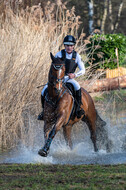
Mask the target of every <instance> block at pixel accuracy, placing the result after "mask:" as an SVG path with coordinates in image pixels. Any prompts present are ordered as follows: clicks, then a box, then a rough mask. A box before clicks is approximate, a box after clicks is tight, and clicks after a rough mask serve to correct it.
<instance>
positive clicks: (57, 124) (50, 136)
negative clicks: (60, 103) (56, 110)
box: [38, 116, 64, 157]
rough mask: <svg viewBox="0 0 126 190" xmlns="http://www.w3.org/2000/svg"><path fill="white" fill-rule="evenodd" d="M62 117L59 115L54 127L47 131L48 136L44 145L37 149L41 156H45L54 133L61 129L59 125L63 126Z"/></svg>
mask: <svg viewBox="0 0 126 190" xmlns="http://www.w3.org/2000/svg"><path fill="white" fill-rule="evenodd" d="M63 122H64V120H63V117H62V116H60V117H59V118H58V119H57V121H56V124H55V125H54V127H53V128H52V130H51V131H50V132H49V135H48V138H47V140H46V142H45V145H44V147H43V148H42V149H40V150H39V152H38V154H39V155H41V156H44V157H46V156H47V155H48V153H49V148H50V145H51V142H52V140H53V138H54V137H55V135H56V133H57V132H58V131H59V130H60V129H61V127H62V126H63Z"/></svg>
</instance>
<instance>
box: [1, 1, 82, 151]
mask: <svg viewBox="0 0 126 190" xmlns="http://www.w3.org/2000/svg"><path fill="white" fill-rule="evenodd" d="M4 8H5V7H4ZM54 10H55V12H56V14H55V15H54V14H53V13H54ZM45 13H46V14H45V15H46V16H44V14H43V12H42V9H41V7H40V6H39V5H38V6H34V7H32V8H27V10H25V11H24V10H21V11H20V12H18V14H14V13H13V12H12V10H11V9H10V7H6V8H5V9H4V14H1V16H0V126H1V129H0V147H1V148H2V149H3V148H10V147H12V146H15V145H16V144H17V142H18V140H19V139H22V138H23V136H24V133H25V131H26V129H25V127H27V126H25V127H24V119H23V113H24V111H25V110H26V109H27V110H28V111H29V110H30V112H32V114H34V115H37V114H38V112H39V111H40V110H41V109H40V93H41V89H39V90H38V89H37V88H36V86H38V85H41V84H45V83H46V82H47V75H48V69H49V67H50V62H51V60H50V56H49V55H50V51H51V52H52V53H53V54H55V53H56V52H57V51H59V47H60V48H62V41H63V38H64V36H65V35H66V34H73V35H75V36H76V37H77V31H78V28H79V24H80V23H79V17H77V16H75V13H74V8H73V9H72V10H71V11H68V10H66V7H65V5H64V4H62V3H61V2H59V3H58V4H57V5H55V4H50V3H48V4H47V6H46V7H45ZM82 38H83V34H82V35H81V37H80V38H79V39H78V41H77V45H76V49H77V50H78V51H79V52H81V51H82V50H83V42H82ZM78 44H80V46H78Z"/></svg>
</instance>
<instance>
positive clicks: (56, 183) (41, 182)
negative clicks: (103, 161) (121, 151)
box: [0, 164, 126, 190]
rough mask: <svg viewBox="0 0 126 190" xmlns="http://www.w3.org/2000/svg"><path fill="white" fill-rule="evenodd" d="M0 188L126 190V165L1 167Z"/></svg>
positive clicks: (18, 165)
mask: <svg viewBox="0 0 126 190" xmlns="http://www.w3.org/2000/svg"><path fill="white" fill-rule="evenodd" d="M0 184H1V185H0V189H2V190H5V189H6V190H7V189H28V190H29V189H38V190H40V189H42V190H44V189H45V190H47V189H48V190H50V189H57V190H61V189H65V190H67V189H69V190H70V189H74V190H75V189H76V190H81V189H90V190H91V189H93V190H96V189H107V190H109V189H110V190H111V189H118V190H124V189H126V165H114V166H111V165H104V166H100V165H81V166H70V165H41V164H12V165H10V164H2V165H0Z"/></svg>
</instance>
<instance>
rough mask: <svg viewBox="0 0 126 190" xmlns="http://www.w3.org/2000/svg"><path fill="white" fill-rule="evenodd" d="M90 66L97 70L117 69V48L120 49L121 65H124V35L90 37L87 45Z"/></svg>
mask: <svg viewBox="0 0 126 190" xmlns="http://www.w3.org/2000/svg"><path fill="white" fill-rule="evenodd" d="M86 47H87V54H88V58H89V59H88V64H90V65H94V64H95V65H94V66H95V69H98V68H103V69H107V68H109V69H114V68H117V56H116V51H115V50H116V48H117V49H118V58H119V65H120V66H121V65H123V64H124V62H125V55H126V36H124V35H123V34H107V35H99V34H95V35H93V36H91V37H90V39H89V41H88V43H87V45H86Z"/></svg>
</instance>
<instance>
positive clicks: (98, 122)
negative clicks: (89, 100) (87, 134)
mask: <svg viewBox="0 0 126 190" xmlns="http://www.w3.org/2000/svg"><path fill="white" fill-rule="evenodd" d="M96 125H100V126H102V127H104V126H105V125H106V122H105V121H104V120H103V119H102V118H101V117H100V116H99V114H98V111H97V110H96Z"/></svg>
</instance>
